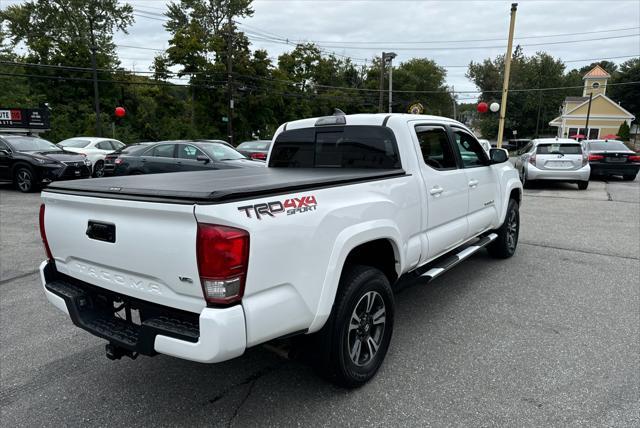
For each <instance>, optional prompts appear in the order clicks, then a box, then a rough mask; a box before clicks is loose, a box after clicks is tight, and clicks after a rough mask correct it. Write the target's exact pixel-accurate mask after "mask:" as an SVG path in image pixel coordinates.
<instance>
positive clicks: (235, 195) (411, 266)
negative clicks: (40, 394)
mask: <svg viewBox="0 0 640 428" xmlns="http://www.w3.org/2000/svg"><path fill="white" fill-rule="evenodd" d="M507 158H508V155H507V153H506V151H505V150H503V149H491V150H490V151H489V153H487V152H486V151H485V150H484V149H483V148H482V146H481V145H480V144H479V143H478V140H477V139H476V138H475V137H474V135H473V133H472V132H471V131H470V130H469V129H468V128H466V127H465V126H464V125H462V124H461V123H458V122H456V121H454V120H450V119H447V118H442V117H436V116H419V115H406V114H388V115H385V114H362V115H343V114H337V115H334V116H328V117H320V118H312V119H304V120H298V121H293V122H288V123H285V124H283V125H281V126H280V127H279V129H278V130H277V131H276V133H275V134H274V138H273V144H272V146H271V148H270V151H269V154H268V157H267V160H266V163H267V167H266V168H251V169H234V170H221V171H202V172H184V173H179V174H155V175H149V176H135V177H113V178H101V179H92V180H77V181H72V182H66V183H57V182H56V183H53V184H52V185H50V186H49V187H48V188H46V189H45V190H44V191H43V192H42V199H43V204H42V206H41V210H40V230H41V235H42V240H43V243H44V247H45V250H46V254H47V260H46V261H44V262H43V263H42V264H41V266H40V272H41V281H42V284H43V286H44V292H45V294H46V296H47V299H48V300H49V301H50V302H51V303H52V304H53V305H54V306H56V307H57V308H59V309H60V310H61V311H63V312H65V313H66V314H68V316H69V317H70V318H71V321H72V322H73V323H74V324H75V325H76V326H78V327H80V328H82V329H84V330H86V331H88V332H90V333H92V334H94V335H96V336H98V337H101V338H104V339H106V340H107V343H106V352H107V356H108V357H109V358H111V359H117V358H120V357H122V356H129V357H136V356H138V355H139V354H141V355H148V356H152V355H156V354H165V355H170V356H174V357H178V358H183V359H187V360H191V361H198V362H203V363H216V362H220V361H225V360H229V359H231V358H235V357H238V356H240V355H242V354H243V353H244V352H245V350H246V349H247V348H250V347H254V346H257V345H260V344H264V343H266V342H269V341H272V340H274V339H279V338H284V337H290V336H296V335H307V336H306V337H308V338H313V341H311V340H309V341H310V342H312V343H315V346H317V350H316V352H315V353H314V355H315V356H316V359H317V360H318V361H320V362H321V364H320V366H321V367H323V368H324V370H325V372H326V373H328V374H329V375H330V376H331V378H332V379H333V380H334V381H336V382H338V383H340V384H342V385H345V386H347V387H355V386H359V385H361V384H363V383H365V382H367V381H368V380H369V379H371V378H372V377H373V376H374V375H375V373H376V371H377V370H378V368H379V367H380V365H381V364H382V361H383V360H384V357H385V355H386V353H387V350H388V348H389V346H390V341H391V335H392V331H393V322H394V312H395V310H396V308H395V304H394V293H393V292H394V289H395V288H396V287H399V286H400V285H401V284H406V282H405V281H410V282H412V283H415V282H416V281H418V282H419V281H424V282H428V281H430V280H432V279H434V278H436V277H438V276H440V275H441V274H443V273H444V272H445V271H447V270H448V269H450V268H452V267H453V266H454V265H456V264H458V263H459V262H461V261H463V260H465V259H466V258H468V257H469V256H471V255H472V254H473V253H475V252H476V251H479V250H480V249H482V248H485V247H486V249H487V250H488V252H489V254H490V255H492V256H495V257H497V258H508V257H510V256H512V255H513V254H514V252H515V250H516V245H517V242H518V231H519V214H518V208H519V205H520V203H521V199H522V185H521V183H520V180H519V177H518V173H517V172H516V170H515V169H514V168H513V167H512V165H511V164H510V163H509V162H507V160H508V159H507ZM303 337H304V336H303Z"/></svg>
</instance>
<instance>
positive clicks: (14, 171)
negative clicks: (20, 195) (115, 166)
mask: <svg viewBox="0 0 640 428" xmlns="http://www.w3.org/2000/svg"><path fill="white" fill-rule="evenodd" d="M90 175H91V162H90V161H89V160H88V159H87V157H86V156H84V155H81V154H78V153H73V152H68V151H65V150H63V149H61V148H60V147H58V146H56V145H55V144H53V143H52V142H50V141H47V140H44V139H42V138H39V137H35V136H29V135H15V134H14V135H11V134H2V135H0V181H10V182H13V183H14V185H15V186H16V187H17V188H18V190H20V191H21V192H25V193H26V192H32V191H34V190H37V189H38V188H39V187H40V186H41V185H43V184H46V183H49V182H51V181H56V180H69V179H74V178H87V177H89V176H90Z"/></svg>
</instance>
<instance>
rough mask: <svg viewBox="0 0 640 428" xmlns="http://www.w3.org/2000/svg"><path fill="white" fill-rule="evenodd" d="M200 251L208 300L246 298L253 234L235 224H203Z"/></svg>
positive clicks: (201, 278) (210, 301)
mask: <svg viewBox="0 0 640 428" xmlns="http://www.w3.org/2000/svg"><path fill="white" fill-rule="evenodd" d="M196 253H197V257H198V271H199V272H200V282H201V284H202V292H203V293H204V298H205V300H206V301H207V302H208V303H214V304H230V303H234V302H237V301H239V300H240V299H242V296H243V295H244V283H245V280H246V276H247V265H248V263H249V233H248V232H247V231H245V230H242V229H236V228H235V227H228V226H218V225H213V224H203V223H199V224H198V236H197V240H196Z"/></svg>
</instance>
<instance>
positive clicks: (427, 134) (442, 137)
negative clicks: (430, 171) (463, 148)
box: [416, 125, 457, 170]
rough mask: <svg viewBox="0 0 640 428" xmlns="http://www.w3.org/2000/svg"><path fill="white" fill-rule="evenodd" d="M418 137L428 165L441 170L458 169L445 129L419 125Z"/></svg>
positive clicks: (417, 129)
mask: <svg viewBox="0 0 640 428" xmlns="http://www.w3.org/2000/svg"><path fill="white" fill-rule="evenodd" d="M416 135H417V136H418V141H419V142H420V150H421V151H422V159H423V160H424V163H425V164H426V165H428V166H430V167H431V168H434V169H439V170H446V169H455V168H456V167H457V165H456V158H455V156H454V154H453V150H452V149H451V144H450V143H449V137H448V136H447V131H446V130H445V129H444V128H443V127H441V126H426V125H419V126H416Z"/></svg>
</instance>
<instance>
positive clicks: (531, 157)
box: [529, 154, 536, 166]
mask: <svg viewBox="0 0 640 428" xmlns="http://www.w3.org/2000/svg"><path fill="white" fill-rule="evenodd" d="M529 163H530V164H531V165H533V166H536V155H535V154H533V155H531V156H529Z"/></svg>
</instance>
